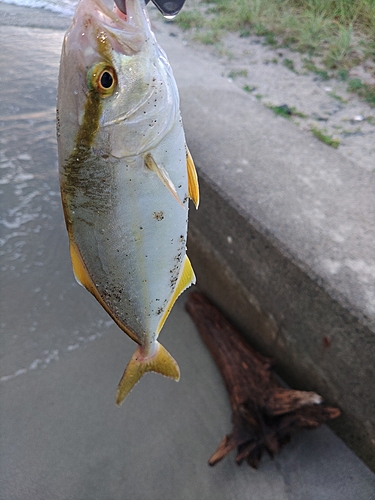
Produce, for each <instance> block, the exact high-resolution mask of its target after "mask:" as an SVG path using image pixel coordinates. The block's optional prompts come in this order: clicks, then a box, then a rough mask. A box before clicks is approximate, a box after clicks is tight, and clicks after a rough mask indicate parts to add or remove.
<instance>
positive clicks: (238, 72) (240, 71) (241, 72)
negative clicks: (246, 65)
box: [228, 69, 247, 80]
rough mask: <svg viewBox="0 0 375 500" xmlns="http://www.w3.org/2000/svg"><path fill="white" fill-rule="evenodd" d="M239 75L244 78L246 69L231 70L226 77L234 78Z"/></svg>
mask: <svg viewBox="0 0 375 500" xmlns="http://www.w3.org/2000/svg"><path fill="white" fill-rule="evenodd" d="M240 76H242V77H245V78H246V77H247V69H238V70H232V71H230V72H229V74H228V78H230V79H231V80H235V79H236V78H238V77H240Z"/></svg>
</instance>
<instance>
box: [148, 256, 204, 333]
mask: <svg viewBox="0 0 375 500" xmlns="http://www.w3.org/2000/svg"><path fill="white" fill-rule="evenodd" d="M193 283H195V274H194V271H193V268H192V265H191V262H190V260H189V257H188V256H187V255H185V258H184V263H183V265H182V268H181V272H180V276H179V278H178V281H177V284H176V288H175V289H174V291H173V295H172V297H171V299H170V300H169V303H168V305H167V307H166V308H165V311H164V314H163V316H162V318H161V320H160V321H159V324H158V327H157V329H156V335H157V336H158V335H159V333H160V330H161V329H162V328H163V325H164V323H165V321H166V319H167V318H168V315H169V313H170V312H171V310H172V307H173V306H174V303H175V302H176V300H177V299H178V297H179V296H180V295H181V294H182V292H183V291H184V290H186V288H188V287H189V286H190V285H192V284H193Z"/></svg>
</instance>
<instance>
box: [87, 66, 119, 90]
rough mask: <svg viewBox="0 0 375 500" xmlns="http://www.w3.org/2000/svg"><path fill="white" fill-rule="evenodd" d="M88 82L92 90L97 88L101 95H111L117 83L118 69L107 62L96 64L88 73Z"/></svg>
mask: <svg viewBox="0 0 375 500" xmlns="http://www.w3.org/2000/svg"><path fill="white" fill-rule="evenodd" d="M87 84H88V87H89V89H90V90H96V91H97V92H98V93H99V94H100V95H101V97H109V96H111V95H112V94H113V92H114V90H115V88H116V85H117V75H116V71H115V69H114V68H112V66H109V65H108V64H106V63H98V64H95V65H94V66H93V67H92V68H91V69H90V70H89V72H88V73H87Z"/></svg>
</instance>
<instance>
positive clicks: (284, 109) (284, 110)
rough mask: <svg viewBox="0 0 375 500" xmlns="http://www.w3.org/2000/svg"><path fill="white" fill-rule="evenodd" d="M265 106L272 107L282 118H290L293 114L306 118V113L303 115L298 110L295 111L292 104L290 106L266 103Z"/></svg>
mask: <svg viewBox="0 0 375 500" xmlns="http://www.w3.org/2000/svg"><path fill="white" fill-rule="evenodd" d="M267 107H268V108H269V109H272V111H273V112H274V113H275V115H278V116H282V117H283V118H288V119H290V118H292V117H293V116H298V117H300V118H307V117H306V115H304V114H303V113H301V112H300V111H297V110H296V108H295V107H294V106H293V107H291V108H290V107H289V106H288V105H287V104H282V105H281V106H273V105H268V106H267Z"/></svg>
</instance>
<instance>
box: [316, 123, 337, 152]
mask: <svg viewBox="0 0 375 500" xmlns="http://www.w3.org/2000/svg"><path fill="white" fill-rule="evenodd" d="M311 132H312V133H313V135H314V136H315V137H316V138H317V139H319V141H322V142H324V144H327V146H331V147H332V148H335V149H337V148H338V147H339V145H340V141H339V140H338V139H334V138H333V137H331V136H330V135H328V134H327V133H326V131H325V130H321V129H319V128H318V127H313V128H312V129H311Z"/></svg>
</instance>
